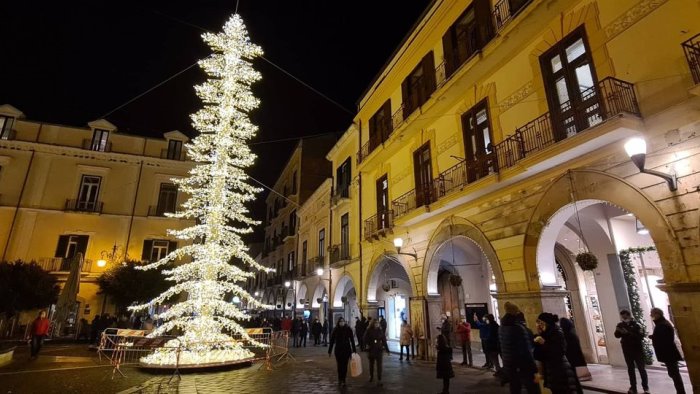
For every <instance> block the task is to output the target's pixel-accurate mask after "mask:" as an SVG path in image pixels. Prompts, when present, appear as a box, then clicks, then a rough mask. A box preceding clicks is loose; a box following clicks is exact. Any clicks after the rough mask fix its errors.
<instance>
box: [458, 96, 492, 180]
mask: <svg viewBox="0 0 700 394" xmlns="http://www.w3.org/2000/svg"><path fill="white" fill-rule="evenodd" d="M462 130H463V135H464V152H465V156H466V160H467V163H466V164H467V182H474V181H475V180H477V179H480V178H482V177H484V176H486V175H488V174H490V173H491V172H492V171H493V170H494V168H493V164H494V160H491V156H492V155H491V153H490V150H491V149H492V148H491V127H490V122H489V113H488V106H487V102H486V100H483V101H481V102H480V103H479V104H477V105H476V106H474V107H473V108H472V109H471V110H469V111H468V112H467V113H465V114H464V115H462Z"/></svg>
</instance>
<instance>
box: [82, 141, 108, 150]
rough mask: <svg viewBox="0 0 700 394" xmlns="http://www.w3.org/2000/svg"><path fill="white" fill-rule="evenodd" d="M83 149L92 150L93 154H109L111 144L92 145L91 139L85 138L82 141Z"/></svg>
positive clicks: (96, 143)
mask: <svg viewBox="0 0 700 394" xmlns="http://www.w3.org/2000/svg"><path fill="white" fill-rule="evenodd" d="M83 149H87V150H93V151H95V152H111V151H112V142H111V141H107V142H106V143H104V144H101V143H99V142H95V143H93V141H92V139H90V138H85V139H83Z"/></svg>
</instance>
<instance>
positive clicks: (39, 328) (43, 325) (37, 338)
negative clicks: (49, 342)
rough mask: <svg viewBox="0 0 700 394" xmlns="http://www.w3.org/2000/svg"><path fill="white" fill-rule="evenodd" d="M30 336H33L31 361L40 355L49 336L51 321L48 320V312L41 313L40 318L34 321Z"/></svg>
mask: <svg viewBox="0 0 700 394" xmlns="http://www.w3.org/2000/svg"><path fill="white" fill-rule="evenodd" d="M30 334H31V336H32V337H31V340H32V349H31V356H30V357H29V359H30V360H34V359H36V358H37V356H38V355H39V350H41V345H42V344H43V343H44V338H45V337H46V336H47V335H48V334H49V319H47V318H46V311H41V312H39V316H37V317H36V319H34V321H33V322H32V328H31V331H30Z"/></svg>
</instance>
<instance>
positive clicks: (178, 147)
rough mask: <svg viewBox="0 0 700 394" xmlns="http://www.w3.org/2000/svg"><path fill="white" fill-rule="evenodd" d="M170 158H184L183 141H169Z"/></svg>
mask: <svg viewBox="0 0 700 394" xmlns="http://www.w3.org/2000/svg"><path fill="white" fill-rule="evenodd" d="M167 159H168V160H182V141H178V140H170V141H168V156H167Z"/></svg>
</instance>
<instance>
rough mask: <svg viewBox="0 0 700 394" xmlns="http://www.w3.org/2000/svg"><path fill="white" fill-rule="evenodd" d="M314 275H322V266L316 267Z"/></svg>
mask: <svg viewBox="0 0 700 394" xmlns="http://www.w3.org/2000/svg"><path fill="white" fill-rule="evenodd" d="M316 275H318V276H323V268H321V267H319V268H316Z"/></svg>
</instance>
